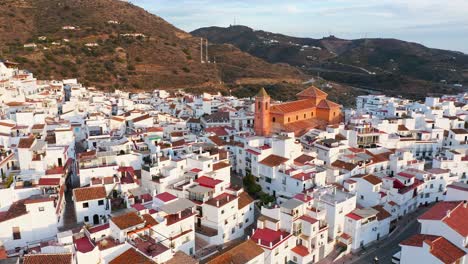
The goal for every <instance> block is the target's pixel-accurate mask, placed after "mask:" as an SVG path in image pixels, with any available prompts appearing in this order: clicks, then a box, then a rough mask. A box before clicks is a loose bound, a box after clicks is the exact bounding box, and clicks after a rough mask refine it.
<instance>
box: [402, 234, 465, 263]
mask: <svg viewBox="0 0 468 264" xmlns="http://www.w3.org/2000/svg"><path fill="white" fill-rule="evenodd" d="M423 243H426V244H428V245H429V246H430V250H429V252H430V253H431V254H432V255H433V256H434V257H436V258H438V259H439V260H440V261H442V262H443V263H447V264H451V263H455V262H457V261H458V260H459V259H461V258H462V257H463V256H465V251H463V250H462V249H460V248H458V247H457V246H455V245H454V244H452V243H451V242H450V241H448V240H447V239H445V238H444V237H441V236H433V235H423V234H416V235H413V236H411V237H410V238H408V239H406V240H404V241H402V242H401V243H400V245H404V246H410V247H422V246H423Z"/></svg>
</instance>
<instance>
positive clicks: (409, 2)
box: [130, 0, 468, 54]
mask: <svg viewBox="0 0 468 264" xmlns="http://www.w3.org/2000/svg"><path fill="white" fill-rule="evenodd" d="M130 2H132V3H133V4H135V5H138V6H140V7H143V8H145V9H146V10H148V11H149V12H151V13H154V14H156V15H158V16H160V17H162V18H164V19H165V20H167V21H168V22H169V23H171V24H173V25H175V26H176V27H178V28H180V29H182V30H185V31H187V32H190V31H192V30H195V29H197V28H200V27H208V26H221V27H227V26H229V25H231V24H234V23H235V24H237V25H245V26H249V27H251V28H253V29H258V30H260V29H261V30H266V31H270V32H274V33H282V34H286V35H291V36H297V37H311V38H321V37H324V36H328V35H330V34H331V35H335V36H336V37H340V38H346V39H356V38H363V37H368V38H397V39H402V40H406V41H413V42H418V43H421V44H423V45H425V46H428V47H431V48H441V49H449V50H457V51H462V52H464V53H467V54H468V0H446V1H440V0H287V1H285V0H229V1H225V0H130Z"/></svg>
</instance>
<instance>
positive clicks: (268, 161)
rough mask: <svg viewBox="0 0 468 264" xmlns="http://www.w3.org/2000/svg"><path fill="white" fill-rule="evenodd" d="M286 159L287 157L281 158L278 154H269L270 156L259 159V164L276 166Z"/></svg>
mask: <svg viewBox="0 0 468 264" xmlns="http://www.w3.org/2000/svg"><path fill="white" fill-rule="evenodd" d="M286 161H288V159H287V158H283V157H281V156H278V155H274V154H271V155H270V156H268V157H266V158H264V159H263V160H262V161H260V164H263V165H266V166H268V167H276V166H279V165H281V164H283V163H285V162H286Z"/></svg>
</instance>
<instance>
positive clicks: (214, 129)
mask: <svg viewBox="0 0 468 264" xmlns="http://www.w3.org/2000/svg"><path fill="white" fill-rule="evenodd" d="M225 128H226V127H208V128H205V132H207V133H214V134H215V135H216V136H228V135H229V133H228V132H227V131H226V129H225Z"/></svg>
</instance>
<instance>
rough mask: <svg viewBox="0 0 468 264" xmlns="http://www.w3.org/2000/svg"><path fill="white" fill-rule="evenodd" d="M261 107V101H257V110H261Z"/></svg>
mask: <svg viewBox="0 0 468 264" xmlns="http://www.w3.org/2000/svg"><path fill="white" fill-rule="evenodd" d="M261 109H262V103H261V102H258V110H261Z"/></svg>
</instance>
